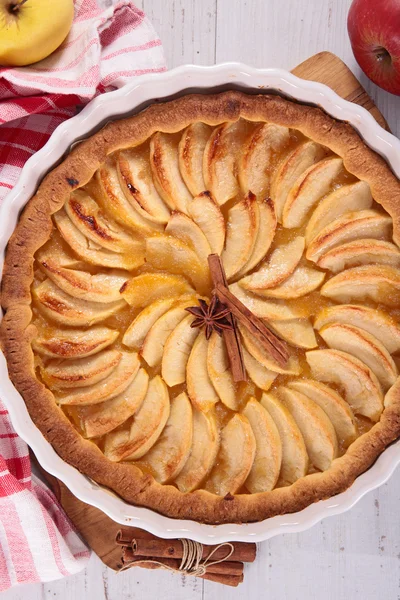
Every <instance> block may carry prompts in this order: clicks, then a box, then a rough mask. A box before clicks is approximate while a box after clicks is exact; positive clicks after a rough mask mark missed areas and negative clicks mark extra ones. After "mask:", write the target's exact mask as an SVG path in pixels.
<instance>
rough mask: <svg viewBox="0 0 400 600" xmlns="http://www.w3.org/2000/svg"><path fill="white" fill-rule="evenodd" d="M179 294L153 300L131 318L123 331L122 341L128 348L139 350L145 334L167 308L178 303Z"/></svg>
mask: <svg viewBox="0 0 400 600" xmlns="http://www.w3.org/2000/svg"><path fill="white" fill-rule="evenodd" d="M179 298H180V296H178V297H173V298H166V299H165V300H162V299H161V300H155V301H154V302H152V303H151V304H149V306H146V308H144V309H143V310H141V311H140V313H139V314H138V315H136V317H135V318H134V319H133V321H132V323H131V324H130V325H129V327H128V329H127V330H126V331H125V333H124V335H123V338H122V343H123V344H124V345H125V346H128V348H134V349H135V350H140V348H141V346H142V344H143V342H144V339H145V337H146V335H147V334H148V333H149V331H150V329H151V327H152V326H153V325H154V323H155V322H156V321H157V320H158V319H159V318H160V317H162V316H163V315H164V314H165V313H166V312H167V310H169V309H170V308H172V306H173V305H174V304H176V303H178V300H179Z"/></svg>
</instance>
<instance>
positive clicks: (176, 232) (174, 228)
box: [165, 211, 211, 263]
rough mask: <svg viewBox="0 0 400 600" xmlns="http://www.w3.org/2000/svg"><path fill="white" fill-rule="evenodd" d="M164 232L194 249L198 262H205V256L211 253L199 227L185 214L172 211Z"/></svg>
mask: <svg viewBox="0 0 400 600" xmlns="http://www.w3.org/2000/svg"><path fill="white" fill-rule="evenodd" d="M165 233H167V234H168V235H172V236H174V237H176V238H178V239H179V240H181V241H182V242H184V243H185V244H187V245H188V246H190V247H191V248H192V250H194V252H195V253H196V254H197V256H198V258H199V260H200V262H204V263H207V256H208V255H209V254H211V248H210V244H209V243H208V241H207V238H206V236H205V235H204V233H203V232H202V230H201V228H200V227H199V226H198V225H197V224H196V223H195V222H194V221H193V220H192V219H191V218H190V217H188V216H187V215H184V214H183V213H180V212H177V211H173V212H172V214H171V217H170V219H169V221H168V224H167V226H166V228H165Z"/></svg>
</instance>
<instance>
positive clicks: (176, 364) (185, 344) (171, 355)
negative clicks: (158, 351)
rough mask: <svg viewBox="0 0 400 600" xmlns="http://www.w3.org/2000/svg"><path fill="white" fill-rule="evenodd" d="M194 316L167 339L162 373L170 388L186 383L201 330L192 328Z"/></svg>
mask: <svg viewBox="0 0 400 600" xmlns="http://www.w3.org/2000/svg"><path fill="white" fill-rule="evenodd" d="M192 322H193V315H187V316H186V317H185V318H184V319H183V320H182V321H181V322H180V323H178V325H177V326H176V327H175V329H173V331H172V332H171V333H170V335H169V336H168V338H167V341H166V342H165V346H164V353H163V357H162V365H161V373H162V377H163V379H164V381H165V383H166V384H167V385H168V386H169V387H173V386H174V385H178V384H179V383H184V382H185V380H186V366H187V362H188V360H189V355H190V353H191V351H192V347H193V344H194V342H195V340H196V338H197V336H198V335H199V329H195V328H193V327H191V324H192Z"/></svg>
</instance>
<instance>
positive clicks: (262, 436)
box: [243, 398, 282, 494]
mask: <svg viewBox="0 0 400 600" xmlns="http://www.w3.org/2000/svg"><path fill="white" fill-rule="evenodd" d="M243 414H244V416H245V417H246V418H247V419H248V420H249V423H250V426H251V428H252V430H253V434H254V437H255V440H256V454H255V457H254V461H253V465H252V467H251V470H250V473H249V475H248V477H247V479H246V483H245V486H246V488H247V489H248V490H249V492H250V493H251V494H257V493H259V492H269V491H270V490H272V489H274V487H275V485H276V483H277V481H278V477H279V473H280V470H281V465H282V442H281V438H280V435H279V431H278V428H277V426H276V425H275V422H274V420H273V419H272V417H271V416H270V414H269V412H268V411H267V410H266V409H265V408H264V407H263V406H262V405H261V404H260V403H259V402H258V401H257V400H256V399H255V398H250V400H249V401H248V403H247V404H246V407H245V409H244V410H243Z"/></svg>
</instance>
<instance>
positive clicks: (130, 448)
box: [3, 100, 400, 520]
mask: <svg viewBox="0 0 400 600" xmlns="http://www.w3.org/2000/svg"><path fill="white" fill-rule="evenodd" d="M249 102H250V101H249ZM280 102H284V103H286V104H287V105H290V104H291V103H290V102H287V101H284V100H280ZM312 110H315V109H312ZM326 118H327V119H329V117H326ZM204 121H205V122H203V121H202V119H201V115H200V116H198V117H197V118H196V119H193V121H192V122H189V124H188V123H187V122H186V124H185V126H184V127H181V128H178V127H176V128H175V130H174V131H172V132H168V129H167V130H166V131H163V130H162V129H160V130H157V129H155V130H154V131H152V132H150V133H149V135H148V136H147V137H146V136H142V139H140V143H135V142H134V143H132V145H131V147H129V146H127V144H126V142H124V143H123V144H121V146H120V147H118V145H117V146H116V148H114V149H113V151H110V152H108V156H107V158H106V160H102V161H101V164H98V165H97V166H96V169H95V170H94V171H93V172H92V173H91V175H90V177H86V178H85V182H84V183H83V184H82V185H80V184H79V187H78V189H74V190H73V191H72V192H70V193H68V194H67V197H66V198H65V200H63V202H62V204H61V205H59V206H58V207H57V209H56V210H55V211H54V214H53V216H52V222H51V229H49V235H48V236H47V238H48V239H47V241H46V242H45V243H44V244H41V247H40V248H39V249H38V250H37V251H36V253H35V261H34V275H33V281H32V285H31V291H32V324H33V325H34V326H35V335H34V337H33V339H32V342H31V346H32V350H33V355H34V368H35V371H34V374H35V377H36V378H37V379H38V380H39V381H40V382H42V383H43V384H44V385H45V386H46V388H48V389H49V390H50V391H51V393H52V396H53V401H54V402H55V403H56V405H57V406H58V407H59V410H62V411H63V413H64V415H66V417H67V418H68V420H69V423H70V425H71V426H72V427H73V428H74V429H75V431H77V432H78V433H79V435H80V436H81V437H82V439H85V440H88V442H86V443H90V444H92V445H95V446H96V447H97V450H98V451H100V452H101V453H102V454H103V456H104V457H105V458H106V459H107V460H108V462H109V464H110V465H111V467H110V468H112V465H114V464H115V465H117V464H124V465H128V466H131V467H132V466H136V467H138V468H139V469H140V471H141V472H142V473H143V474H145V475H151V476H153V477H154V479H155V480H156V482H158V483H159V484H170V485H172V486H174V487H175V488H176V490H177V491H178V490H179V492H184V493H190V492H193V491H195V490H199V489H200V490H206V491H207V492H210V493H211V494H213V495H217V496H220V497H222V498H223V497H226V496H227V495H228V496H229V495H235V494H244V495H247V496H249V495H252V494H259V493H263V492H270V491H271V490H274V489H275V490H282V489H284V488H287V489H289V488H288V486H292V484H294V483H295V482H296V481H299V480H302V479H304V480H305V481H306V480H307V476H308V475H310V474H316V473H322V472H325V471H329V470H330V469H331V468H332V465H334V464H335V461H336V460H337V459H338V458H339V457H344V456H345V455H346V454H347V453H348V452H349V450H350V449H351V448H352V444H354V442H355V440H358V439H359V438H360V436H361V435H363V434H365V433H366V432H368V431H370V430H371V428H373V426H374V424H375V423H379V421H380V419H381V415H382V411H384V406H385V395H386V394H387V393H388V392H390V390H391V388H392V386H394V385H395V383H396V381H397V378H398V375H399V373H398V365H399V360H398V358H397V356H396V355H397V353H398V352H399V350H400V326H399V324H398V322H397V318H398V306H399V300H400V251H399V248H398V246H397V244H396V242H395V241H394V240H393V219H392V216H391V215H390V214H389V213H388V212H387V211H386V210H385V209H384V208H383V206H382V205H381V204H380V203H379V202H378V201H377V200H379V199H378V198H375V197H374V193H373V191H372V189H371V185H370V184H369V183H368V182H367V181H365V180H360V178H358V177H356V175H354V174H353V173H351V172H350V171H349V170H348V169H346V167H345V165H344V161H343V157H342V156H339V155H338V153H335V151H334V150H333V149H331V147H330V146H329V144H323V143H320V142H319V141H318V140H315V139H311V136H309V135H306V134H305V133H304V131H302V129H301V128H296V127H295V123H294V124H293V126H286V125H284V124H283V123H282V119H281V120H280V121H281V122H279V119H276V121H277V122H268V119H264V120H263V119H262V118H258V119H256V118H252V119H251V118H245V117H242V118H239V119H235V120H234V121H233V122H230V121H229V120H225V121H224V120H223V119H219V120H218V119H216V122H213V121H212V119H211V118H204ZM143 137H144V139H143ZM360 143H361V142H360ZM77 180H79V181H80V180H81V179H80V178H79V177H77ZM210 253H217V254H219V255H220V256H221V259H222V263H223V265H224V269H225V271H226V275H227V278H228V282H229V289H230V291H231V292H232V293H233V294H234V295H235V296H236V297H237V298H238V299H239V300H240V301H241V302H243V304H245V306H247V307H248V308H249V309H250V310H251V311H252V312H253V313H254V315H256V316H257V317H260V318H261V319H262V320H264V321H265V324H267V325H268V327H270V329H271V330H272V331H273V332H274V333H275V334H276V335H277V336H278V337H280V338H281V339H282V340H284V341H285V342H286V343H287V344H288V347H289V350H290V358H289V361H288V362H287V364H286V365H285V366H282V365H279V364H278V363H277V362H276V361H275V360H274V358H273V357H272V356H271V355H269V354H268V353H267V352H266V351H265V350H264V349H263V348H262V347H261V346H260V345H259V344H258V343H257V340H256V339H254V337H252V335H251V333H249V332H248V331H247V330H246V329H245V328H243V327H242V326H240V327H239V331H240V337H241V343H242V347H243V358H244V364H245V368H246V373H247V382H241V383H235V381H234V379H233V377H232V373H231V369H230V364H229V360H228V356H227V350H226V347H225V343H224V338H223V337H221V336H220V335H219V334H218V332H217V331H215V330H214V331H212V332H211V330H210V331H209V333H210V334H211V335H207V336H206V334H205V333H206V332H205V329H202V328H193V327H191V325H192V324H193V320H194V319H195V318H196V316H195V315H194V316H193V315H192V314H189V313H188V311H187V308H190V307H193V306H196V305H198V304H199V301H200V304H201V302H203V305H204V302H207V303H208V304H209V303H210V301H211V298H212V289H213V286H212V282H211V278H210V272H209V268H208V262H207V257H208V255H209V254H210ZM3 335H4V334H3ZM389 398H390V393H389ZM356 443H357V442H356ZM135 472H137V471H135ZM168 489H169V488H168ZM317 499H318V498H317ZM161 509H162V511H164V512H167V514H168V510H166V509H165V508H164V507H162V508H161ZM257 514H258V513H257ZM219 519H220V517H219ZM211 520H212V518H211Z"/></svg>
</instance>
